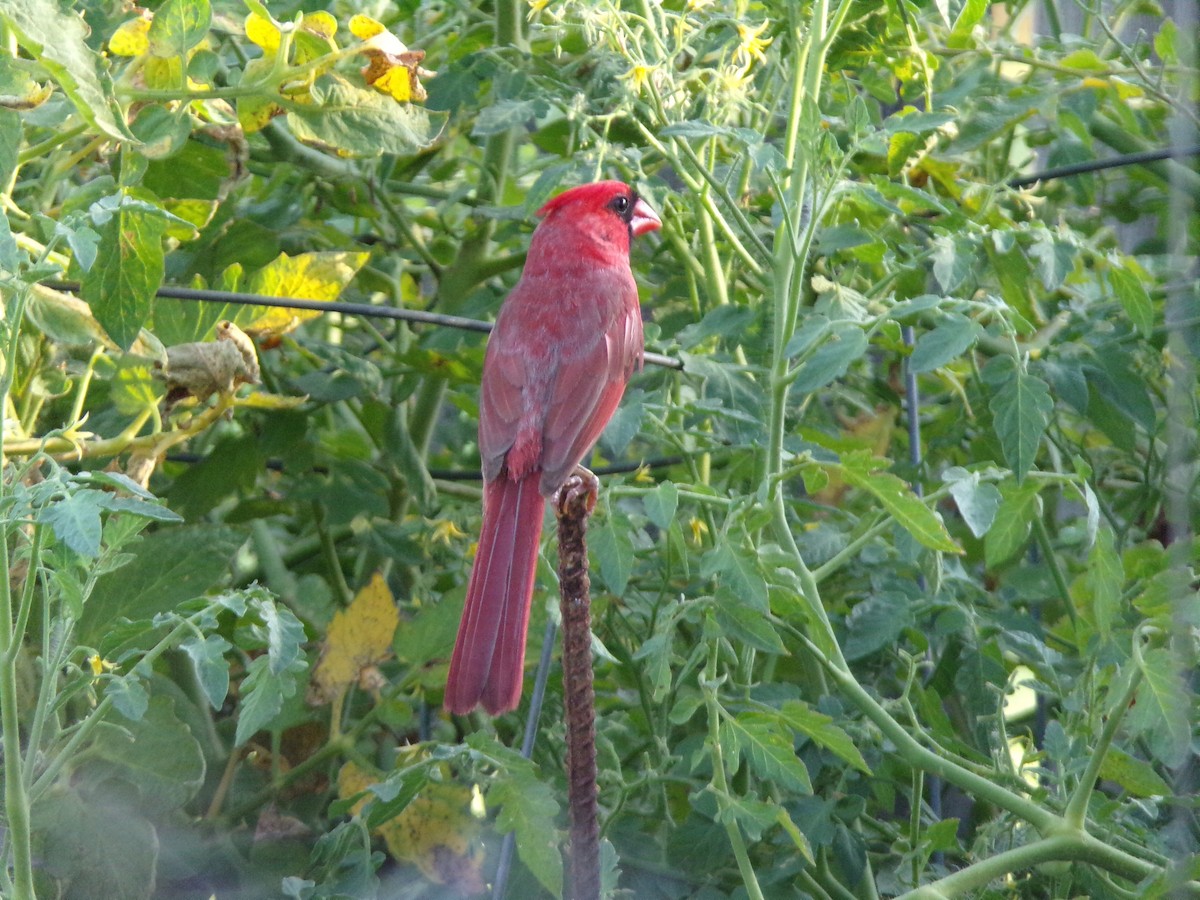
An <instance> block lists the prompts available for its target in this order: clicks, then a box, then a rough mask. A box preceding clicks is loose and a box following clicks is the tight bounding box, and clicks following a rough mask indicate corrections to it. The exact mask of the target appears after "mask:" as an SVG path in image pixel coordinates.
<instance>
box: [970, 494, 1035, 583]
mask: <svg viewBox="0 0 1200 900" xmlns="http://www.w3.org/2000/svg"><path fill="white" fill-rule="evenodd" d="M1040 488H1041V485H1039V484H1038V482H1036V481H1027V482H1025V484H1022V485H1005V486H1004V487H1003V488H1001V489H1000V497H1001V499H1000V507H999V508H998V509H997V510H996V518H995V520H994V521H993V522H992V527H991V528H990V529H989V530H988V533H987V536H986V537H985V538H984V543H983V556H984V560H985V561H986V563H987V566H988V568H989V569H994V568H996V567H997V566H999V565H1001V564H1002V563H1006V562H1008V561H1009V560H1010V559H1012V557H1014V556H1016V554H1017V553H1018V552H1019V551H1020V550H1021V548H1022V547H1024V546H1025V541H1026V540H1028V538H1029V529H1030V528H1031V527H1032V525H1033V517H1034V516H1036V515H1040V513H1041V503H1040V502H1039V500H1038V490H1039V489H1040Z"/></svg>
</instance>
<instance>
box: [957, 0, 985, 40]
mask: <svg viewBox="0 0 1200 900" xmlns="http://www.w3.org/2000/svg"><path fill="white" fill-rule="evenodd" d="M989 5H990V4H989V0H966V2H965V3H964V4H963V7H962V9H961V10H960V11H959V13H958V18H957V19H955V20H954V27H953V29H951V32H950V37H949V39H948V40H947V43H948V44H949V46H951V47H954V48H963V47H970V46H972V43H973V41H972V38H971V34H972V32H973V31H974V30H975V26H976V25H978V24H979V22H980V20H981V19H982V18H983V14H984V13H985V12H987V8H988V6H989Z"/></svg>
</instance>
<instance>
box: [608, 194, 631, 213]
mask: <svg viewBox="0 0 1200 900" xmlns="http://www.w3.org/2000/svg"><path fill="white" fill-rule="evenodd" d="M612 208H613V209H614V210H616V213H617V215H620V216H623V215H625V214H626V213H627V212H629V198H628V197H626V196H625V195H624V194H622V195H620V196H619V197H614V198H613V202H612Z"/></svg>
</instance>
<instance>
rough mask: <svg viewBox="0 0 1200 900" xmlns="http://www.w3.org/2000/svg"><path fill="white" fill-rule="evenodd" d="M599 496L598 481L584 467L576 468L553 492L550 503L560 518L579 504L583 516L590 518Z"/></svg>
mask: <svg viewBox="0 0 1200 900" xmlns="http://www.w3.org/2000/svg"><path fill="white" fill-rule="evenodd" d="M599 494H600V479H599V478H597V477H596V476H595V474H593V472H592V470H591V469H589V468H587V467H586V466H576V467H575V471H574V472H572V473H571V474H570V475H568V476H567V480H566V481H564V482H563V483H562V484H561V485H560V486H559V488H558V490H556V491H555V492H554V496H553V498H552V500H551V502H553V503H554V508H555V510H556V511H557V513H558V514H559V515H560V516H563V515H567V514H568V511H569V510H570V508H571V507H573V506H575V505H576V504H579V503H582V504H583V512H584V515H588V516H590V515H591V514H592V510H594V509H595V508H596V499H597V498H598V497H599Z"/></svg>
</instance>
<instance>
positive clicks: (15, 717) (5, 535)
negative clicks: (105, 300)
mask: <svg viewBox="0 0 1200 900" xmlns="http://www.w3.org/2000/svg"><path fill="white" fill-rule="evenodd" d="M28 296H29V294H28V291H27V290H25V291H22V292H21V293H20V294H19V295H18V296H17V299H16V301H15V303H14V304H13V307H12V308H10V309H9V310H7V319H8V328H9V333H8V334H7V335H6V337H7V338H8V340H7V342H6V346H5V347H4V359H3V360H0V366H3V372H0V410H4V409H6V408H7V406H8V392H9V390H10V389H11V388H12V384H13V376H14V371H13V368H14V365H15V363H16V360H17V358H18V357H17V352H16V351H17V342H18V340H19V338H20V323H21V321H22V320H23V319H24V316H25V301H26V298H27V297H28ZM4 418H5V417H4V416H3V415H0V508H4V506H5V504H4V503H3V501H4V499H5V494H6V493H7V492H8V486H7V484H6V483H5V481H4V468H5V465H4V464H5V462H6V459H5V455H4V451H3V447H4V422H3V420H4ZM14 531H15V529H13V528H10V526H9V523H8V522H6V521H0V736H2V737H3V740H4V816H5V820H6V825H7V832H8V833H7V836H6V837H7V840H6V843H7V844H8V848H9V851H8V852H9V858H10V859H11V864H12V889H13V897H14V900H33V897H34V888H33V847H32V840H31V833H30V828H31V825H30V802H29V794H28V792H27V791H26V777H25V763H26V760H25V759H24V758H23V756H22V753H21V720H20V715H19V709H18V706H17V656H18V653H19V651H20V645H21V642H22V640H23V638H24V635H23V634H21V633H20V632H18V631H17V630H16V627H15V625H14V622H13V589H12V578H11V575H12V572H11V568H10V565H9V563H10V558H9V539H10V537H12V535H13V533H14ZM37 566H38V561H37V560H36V559H33V558H32V557H31V558H30V560H29V569H28V572H27V574H26V576H25V577H26V578H30V579H32V578H35V577H36V572H37ZM22 618H24V617H22ZM8 864H9V859H5V860H2V861H0V865H6V866H7V865H8Z"/></svg>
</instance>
